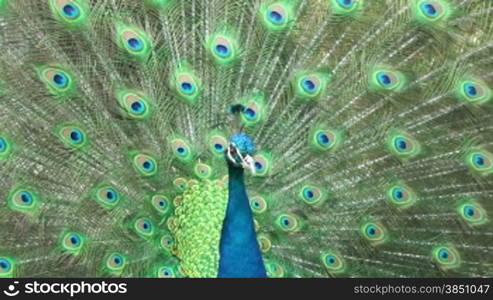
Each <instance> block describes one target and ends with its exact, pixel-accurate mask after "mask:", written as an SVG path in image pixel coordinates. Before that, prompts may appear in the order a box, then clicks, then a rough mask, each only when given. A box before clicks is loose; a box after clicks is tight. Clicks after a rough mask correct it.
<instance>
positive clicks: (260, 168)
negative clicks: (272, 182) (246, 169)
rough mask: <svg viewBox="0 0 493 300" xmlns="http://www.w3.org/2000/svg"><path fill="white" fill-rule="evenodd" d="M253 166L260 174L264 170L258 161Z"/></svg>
mask: <svg viewBox="0 0 493 300" xmlns="http://www.w3.org/2000/svg"><path fill="white" fill-rule="evenodd" d="M254 166H255V170H256V171H257V172H262V171H263V170H264V165H262V164H261V163H259V162H258V161H256V162H255V164H254Z"/></svg>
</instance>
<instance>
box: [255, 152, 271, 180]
mask: <svg viewBox="0 0 493 300" xmlns="http://www.w3.org/2000/svg"><path fill="white" fill-rule="evenodd" d="M253 160H254V163H253V166H254V168H255V176H266V175H267V173H268V172H269V170H270V164H271V161H270V159H269V157H268V155H267V154H258V155H255V156H254V157H253Z"/></svg>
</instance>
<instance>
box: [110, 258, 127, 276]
mask: <svg viewBox="0 0 493 300" xmlns="http://www.w3.org/2000/svg"><path fill="white" fill-rule="evenodd" d="M126 263H127V259H126V257H125V256H123V255H121V254H120V253H117V252H114V253H111V254H109V255H107V257H106V262H105V269H106V271H108V273H111V274H113V275H120V274H121V273H122V272H123V270H124V269H125V266H126Z"/></svg>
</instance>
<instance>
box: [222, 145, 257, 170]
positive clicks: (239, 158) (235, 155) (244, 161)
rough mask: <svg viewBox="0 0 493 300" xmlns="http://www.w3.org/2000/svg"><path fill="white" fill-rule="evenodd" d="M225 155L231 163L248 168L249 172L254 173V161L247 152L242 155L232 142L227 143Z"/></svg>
mask: <svg viewBox="0 0 493 300" xmlns="http://www.w3.org/2000/svg"><path fill="white" fill-rule="evenodd" d="M227 157H228V160H229V161H230V162H231V163H232V164H233V165H235V166H238V167H239V166H241V167H242V168H243V169H247V170H250V172H252V174H253V175H255V161H254V159H253V157H252V156H250V155H248V154H247V155H245V156H243V155H242V154H241V152H240V150H239V149H238V147H236V145H235V144H234V143H230V144H229V146H228V151H227Z"/></svg>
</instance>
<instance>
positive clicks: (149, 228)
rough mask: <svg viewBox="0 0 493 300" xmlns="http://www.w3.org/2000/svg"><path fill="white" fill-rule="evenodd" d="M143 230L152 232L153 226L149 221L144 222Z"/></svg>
mask: <svg viewBox="0 0 493 300" xmlns="http://www.w3.org/2000/svg"><path fill="white" fill-rule="evenodd" d="M142 229H144V231H145V232H151V230H152V225H151V223H150V222H149V221H143V222H142Z"/></svg>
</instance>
